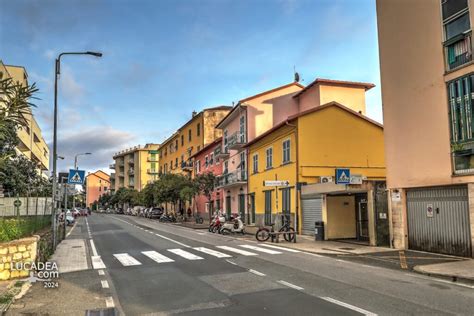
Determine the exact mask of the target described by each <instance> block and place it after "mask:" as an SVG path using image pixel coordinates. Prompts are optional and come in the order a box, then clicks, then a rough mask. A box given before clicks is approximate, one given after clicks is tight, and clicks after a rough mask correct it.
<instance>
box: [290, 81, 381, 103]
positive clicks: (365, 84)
mask: <svg viewBox="0 0 474 316" xmlns="http://www.w3.org/2000/svg"><path fill="white" fill-rule="evenodd" d="M316 84H323V85H332V86H342V87H354V88H364V89H365V91H367V90H369V89H372V88H373V87H375V85H374V84H373V83H368V82H357V81H343V80H332V79H323V78H316V80H314V81H313V82H311V83H310V84H309V85H308V86H306V88H304V89H303V90H301V91H300V92H298V93H297V94H295V95H294V96H293V98H297V97H299V96H300V95H301V94H303V93H305V92H306V91H308V90H309V89H310V88H311V87H312V86H314V85H316Z"/></svg>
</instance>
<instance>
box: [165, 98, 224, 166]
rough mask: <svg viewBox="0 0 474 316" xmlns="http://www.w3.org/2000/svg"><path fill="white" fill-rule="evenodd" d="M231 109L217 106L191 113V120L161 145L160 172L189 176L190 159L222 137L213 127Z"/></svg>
mask: <svg viewBox="0 0 474 316" xmlns="http://www.w3.org/2000/svg"><path fill="white" fill-rule="evenodd" d="M231 109H232V107H229V106H218V107H213V108H207V109H204V110H202V111H201V112H199V113H196V112H193V116H192V118H191V119H190V120H189V121H187V122H186V123H185V124H184V125H183V126H181V127H180V128H179V129H178V130H177V131H176V133H174V134H173V135H172V136H171V137H169V138H168V139H167V140H165V141H164V142H163V143H162V144H161V147H160V149H159V157H160V172H162V173H164V174H166V173H179V174H191V172H192V170H193V164H192V161H191V160H190V157H191V156H192V155H193V154H194V153H197V152H198V151H199V150H201V149H202V148H204V146H206V145H208V144H210V143H212V142H213V141H214V140H216V139H217V138H219V137H221V136H222V132H221V131H220V130H218V129H216V128H215V127H216V125H217V123H219V122H220V121H221V120H222V119H223V118H224V117H225V116H226V115H227V113H229V111H230V110H231Z"/></svg>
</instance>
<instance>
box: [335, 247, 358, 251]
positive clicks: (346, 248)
mask: <svg viewBox="0 0 474 316" xmlns="http://www.w3.org/2000/svg"><path fill="white" fill-rule="evenodd" d="M338 249H342V250H355V248H348V247H342V248H338Z"/></svg>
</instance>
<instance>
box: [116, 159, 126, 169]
mask: <svg viewBox="0 0 474 316" xmlns="http://www.w3.org/2000/svg"><path fill="white" fill-rule="evenodd" d="M117 165H118V166H119V167H123V166H124V165H125V162H124V161H123V160H119V161H117Z"/></svg>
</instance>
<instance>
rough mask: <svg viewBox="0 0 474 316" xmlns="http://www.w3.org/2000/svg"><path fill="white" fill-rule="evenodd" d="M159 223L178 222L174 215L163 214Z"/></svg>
mask: <svg viewBox="0 0 474 316" xmlns="http://www.w3.org/2000/svg"><path fill="white" fill-rule="evenodd" d="M159 221H160V222H162V223H165V222H167V223H174V222H176V217H174V216H173V215H172V214H169V215H166V214H163V215H161V216H160V219H159Z"/></svg>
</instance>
